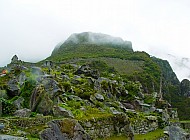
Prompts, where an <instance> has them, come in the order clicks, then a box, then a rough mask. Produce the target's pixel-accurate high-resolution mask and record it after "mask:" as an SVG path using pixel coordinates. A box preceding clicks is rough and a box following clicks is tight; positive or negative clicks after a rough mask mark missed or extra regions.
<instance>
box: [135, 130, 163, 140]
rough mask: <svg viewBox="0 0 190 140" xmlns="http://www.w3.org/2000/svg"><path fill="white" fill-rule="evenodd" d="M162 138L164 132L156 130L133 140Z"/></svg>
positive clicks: (137, 136)
mask: <svg viewBox="0 0 190 140" xmlns="http://www.w3.org/2000/svg"><path fill="white" fill-rule="evenodd" d="M163 136H164V131H163V130H162V129H157V130H155V131H152V132H149V133H146V134H138V135H135V140H157V139H158V138H161V137H163Z"/></svg>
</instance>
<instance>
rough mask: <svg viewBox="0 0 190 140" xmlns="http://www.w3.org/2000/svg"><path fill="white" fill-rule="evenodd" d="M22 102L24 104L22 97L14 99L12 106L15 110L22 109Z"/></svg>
mask: <svg viewBox="0 0 190 140" xmlns="http://www.w3.org/2000/svg"><path fill="white" fill-rule="evenodd" d="M23 102H24V98H23V97H19V98H18V99H16V100H15V101H14V102H13V105H14V106H15V108H16V109H22V104H23Z"/></svg>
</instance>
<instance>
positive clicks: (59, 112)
mask: <svg viewBox="0 0 190 140" xmlns="http://www.w3.org/2000/svg"><path fill="white" fill-rule="evenodd" d="M53 114H54V116H55V117H65V118H74V116H73V114H72V112H71V111H70V110H66V109H65V108H62V107H60V106H54V108H53Z"/></svg>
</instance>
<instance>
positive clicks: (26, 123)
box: [0, 116, 53, 128]
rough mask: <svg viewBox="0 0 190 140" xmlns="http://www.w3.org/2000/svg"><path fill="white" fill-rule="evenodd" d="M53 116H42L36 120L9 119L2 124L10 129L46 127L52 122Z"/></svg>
mask: <svg viewBox="0 0 190 140" xmlns="http://www.w3.org/2000/svg"><path fill="white" fill-rule="evenodd" d="M52 119H53V117H52V116H41V117H35V118H7V119H1V120H0V122H5V120H6V122H7V123H6V124H5V125H9V126H8V127H14V126H16V127H21V128H27V127H32V126H37V125H44V124H46V123H47V122H49V121H50V120H52Z"/></svg>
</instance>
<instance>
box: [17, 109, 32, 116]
mask: <svg viewBox="0 0 190 140" xmlns="http://www.w3.org/2000/svg"><path fill="white" fill-rule="evenodd" d="M30 115H31V110H30V109H27V108H24V109H20V110H17V111H16V112H15V113H14V116H16V117H30Z"/></svg>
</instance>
